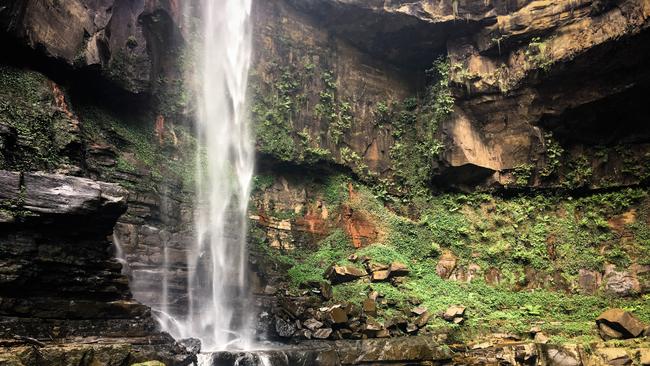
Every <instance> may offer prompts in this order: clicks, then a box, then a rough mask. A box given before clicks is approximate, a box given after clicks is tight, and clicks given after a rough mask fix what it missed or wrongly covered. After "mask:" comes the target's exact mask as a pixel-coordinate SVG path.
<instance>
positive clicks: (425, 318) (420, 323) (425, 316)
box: [415, 311, 431, 328]
mask: <svg viewBox="0 0 650 366" xmlns="http://www.w3.org/2000/svg"><path fill="white" fill-rule="evenodd" d="M429 319H431V313H429V312H428V311H425V312H424V313H422V314H420V316H418V317H417V319H415V325H416V326H417V327H418V328H422V327H424V326H425V325H427V323H428V322H429Z"/></svg>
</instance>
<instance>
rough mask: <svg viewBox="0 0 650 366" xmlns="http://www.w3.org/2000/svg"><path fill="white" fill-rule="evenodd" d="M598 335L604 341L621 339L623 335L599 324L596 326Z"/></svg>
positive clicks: (605, 325)
mask: <svg viewBox="0 0 650 366" xmlns="http://www.w3.org/2000/svg"><path fill="white" fill-rule="evenodd" d="M598 333H599V334H600V337H601V338H602V339H604V340H606V341H608V340H610V339H623V338H624V336H623V333H621V332H619V331H616V330H614V329H612V328H610V327H609V326H608V325H607V324H605V323H600V324H598Z"/></svg>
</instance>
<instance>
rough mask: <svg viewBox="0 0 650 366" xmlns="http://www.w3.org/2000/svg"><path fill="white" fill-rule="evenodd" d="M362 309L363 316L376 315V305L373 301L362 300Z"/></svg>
mask: <svg viewBox="0 0 650 366" xmlns="http://www.w3.org/2000/svg"><path fill="white" fill-rule="evenodd" d="M362 309H363V313H364V314H368V315H372V316H375V315H377V303H376V302H375V300H373V299H365V300H363V305H362Z"/></svg>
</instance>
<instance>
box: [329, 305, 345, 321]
mask: <svg viewBox="0 0 650 366" xmlns="http://www.w3.org/2000/svg"><path fill="white" fill-rule="evenodd" d="M327 320H328V321H329V322H330V323H332V324H343V323H347V321H348V313H347V312H346V311H345V309H343V308H342V307H340V306H339V307H333V308H332V309H330V310H329V311H328V312H327Z"/></svg>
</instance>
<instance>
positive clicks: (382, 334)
mask: <svg viewBox="0 0 650 366" xmlns="http://www.w3.org/2000/svg"><path fill="white" fill-rule="evenodd" d="M375 337H376V338H388V337H390V331H389V330H388V329H381V330H379V331H377V333H375Z"/></svg>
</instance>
